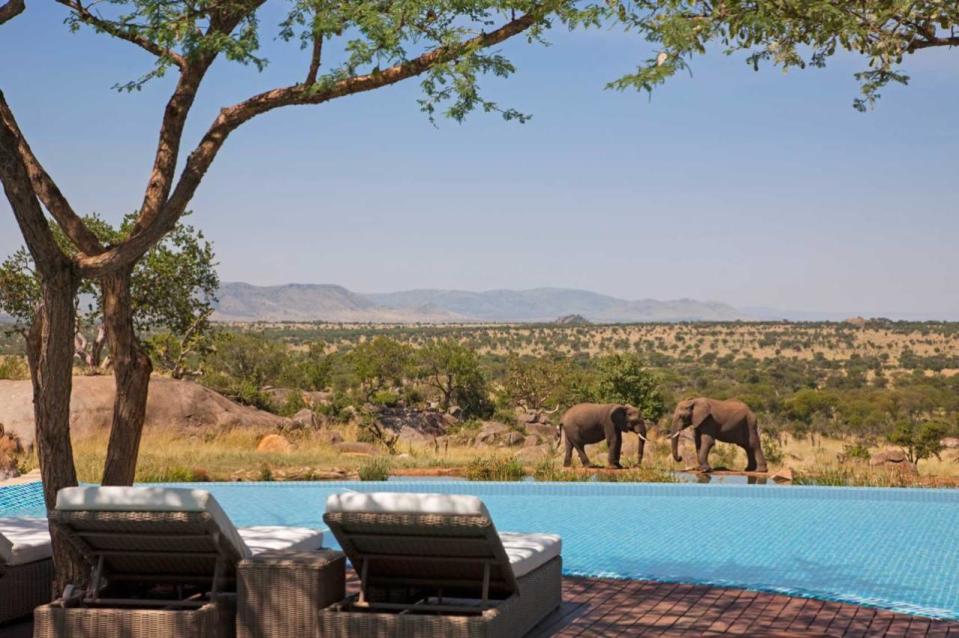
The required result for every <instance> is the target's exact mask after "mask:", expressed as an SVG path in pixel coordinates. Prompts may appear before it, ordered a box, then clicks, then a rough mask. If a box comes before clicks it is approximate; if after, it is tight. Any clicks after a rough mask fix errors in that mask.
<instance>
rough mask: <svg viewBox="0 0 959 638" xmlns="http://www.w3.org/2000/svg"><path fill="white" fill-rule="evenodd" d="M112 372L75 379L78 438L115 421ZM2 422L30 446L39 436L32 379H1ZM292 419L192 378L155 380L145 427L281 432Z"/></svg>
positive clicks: (73, 416)
mask: <svg viewBox="0 0 959 638" xmlns="http://www.w3.org/2000/svg"><path fill="white" fill-rule="evenodd" d="M114 388H115V386H114V382H113V375H109V376H96V377H74V378H73V394H72V396H71V400H70V432H71V434H72V435H73V437H74V438H75V439H79V438H83V437H85V436H90V435H92V434H95V433H97V432H99V431H102V430H106V429H108V428H109V427H110V424H111V423H112V421H113V398H114V395H115V390H114ZM0 423H3V424H5V426H6V431H7V433H9V434H13V435H15V436H16V437H17V438H19V440H20V442H21V444H22V445H23V447H24V448H26V449H30V448H32V446H33V440H34V431H33V430H34V425H33V386H32V384H31V383H30V381H0ZM289 424H290V420H289V419H285V418H283V417H279V416H276V415H275V414H270V413H269V412H264V411H262V410H257V409H256V408H251V407H249V406H245V405H240V404H238V403H234V402H233V401H231V400H229V399H227V398H226V397H224V396H223V395H221V394H218V393H216V392H214V391H213V390H210V389H209V388H206V387H204V386H202V385H200V384H198V383H194V382H192V381H182V380H177V379H166V378H162V377H154V378H152V379H151V380H150V391H149V394H148V396H147V412H146V421H145V423H144V428H145V429H146V430H147V431H149V430H151V429H153V428H162V429H165V430H175V431H176V430H179V431H184V430H194V429H199V428H224V429H225V428H234V427H236V428H258V429H263V430H281V429H283V428H285V427H288V426H289Z"/></svg>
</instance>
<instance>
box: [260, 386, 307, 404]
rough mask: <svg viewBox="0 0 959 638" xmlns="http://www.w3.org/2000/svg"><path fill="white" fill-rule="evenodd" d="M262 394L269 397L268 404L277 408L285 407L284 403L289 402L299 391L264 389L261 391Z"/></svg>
mask: <svg viewBox="0 0 959 638" xmlns="http://www.w3.org/2000/svg"><path fill="white" fill-rule="evenodd" d="M261 392H262V393H263V394H265V395H266V396H268V397H270V403H272V404H273V405H274V406H275V407H277V408H279V407H281V406H284V405H286V402H287V401H289V400H290V397H292V396H293V395H294V394H296V393H297V392H299V390H294V389H292V388H270V387H266V388H263V389H262V390H261Z"/></svg>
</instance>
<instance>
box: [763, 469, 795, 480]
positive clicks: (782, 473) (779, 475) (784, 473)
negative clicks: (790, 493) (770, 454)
mask: <svg viewBox="0 0 959 638" xmlns="http://www.w3.org/2000/svg"><path fill="white" fill-rule="evenodd" d="M769 478H771V479H772V480H774V481H776V482H777V483H790V482H792V480H793V478H794V474H793V471H792V468H791V467H785V468H783V469H781V470H779V471H778V472H775V473H774V474H772V475H771V476H770V477H769Z"/></svg>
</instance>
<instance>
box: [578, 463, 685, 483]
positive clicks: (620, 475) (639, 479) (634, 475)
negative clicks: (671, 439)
mask: <svg viewBox="0 0 959 638" xmlns="http://www.w3.org/2000/svg"><path fill="white" fill-rule="evenodd" d="M597 478H598V479H599V480H600V481H608V482H610V483H678V482H679V478H678V477H677V476H676V473H675V472H673V471H672V470H670V469H669V468H666V467H663V466H661V465H638V466H636V467H631V468H629V469H626V470H620V471H617V472H601V473H600V474H599V475H598V477H597Z"/></svg>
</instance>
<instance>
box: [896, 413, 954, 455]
mask: <svg viewBox="0 0 959 638" xmlns="http://www.w3.org/2000/svg"><path fill="white" fill-rule="evenodd" d="M952 430H953V428H950V427H949V426H948V425H946V424H945V423H939V422H936V421H917V420H915V419H902V420H900V421H898V422H897V423H896V424H895V426H894V427H893V430H892V431H891V432H890V433H889V434H888V435H887V437H886V438H887V439H889V442H890V443H892V444H893V445H901V446H902V447H903V449H904V450H905V452H906V457H907V458H908V459H909V460H910V461H912V462H913V463H919V461H921V460H923V459H928V458H929V457H930V456H935V457H936V458H937V459H938V458H940V457H939V454H940V453H941V452H942V450H943V445H942V439H944V438H946V437H947V436H949V435H950V434H951V433H952Z"/></svg>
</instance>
